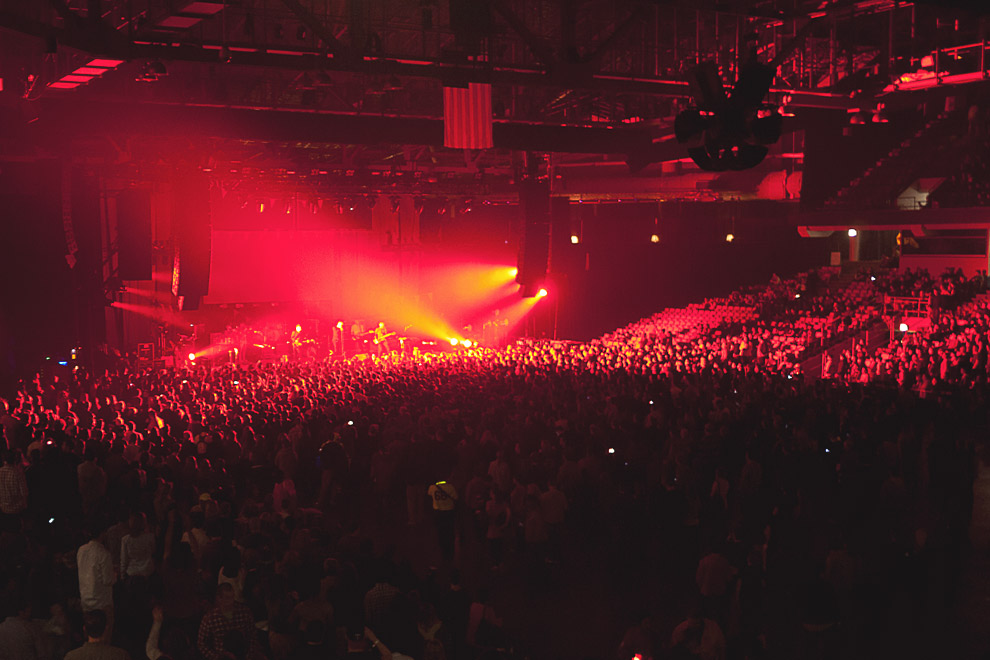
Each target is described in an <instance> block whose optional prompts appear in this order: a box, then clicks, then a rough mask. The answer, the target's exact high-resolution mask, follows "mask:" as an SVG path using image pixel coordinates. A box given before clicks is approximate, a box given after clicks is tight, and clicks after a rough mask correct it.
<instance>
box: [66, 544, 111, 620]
mask: <svg viewBox="0 0 990 660" xmlns="http://www.w3.org/2000/svg"><path fill="white" fill-rule="evenodd" d="M76 565H77V566H78V568H79V595H80V597H81V600H82V609H83V611H84V612H92V611H93V610H103V611H104V612H106V611H108V610H109V611H113V584H114V582H116V581H117V575H116V573H115V572H114V570H113V559H112V558H111V557H110V552H109V551H108V550H107V549H106V548H104V547H103V544H101V543H100V542H99V541H98V540H97V539H93V540H91V541H90V542H89V543H87V544H86V545H84V546H82V547H81V548H79V551H78V552H77V553H76Z"/></svg>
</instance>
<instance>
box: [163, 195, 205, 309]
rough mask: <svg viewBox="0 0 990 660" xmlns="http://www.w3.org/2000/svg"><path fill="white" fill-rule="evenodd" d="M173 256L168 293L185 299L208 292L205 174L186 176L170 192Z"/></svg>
mask: <svg viewBox="0 0 990 660" xmlns="http://www.w3.org/2000/svg"><path fill="white" fill-rule="evenodd" d="M172 195H173V196H172V237H173V241H174V246H175V258H174V262H173V268H172V293H173V294H175V295H176V296H178V297H181V298H186V299H187V300H190V299H193V298H199V297H201V296H205V295H206V294H207V293H209V292H210V252H211V248H212V236H211V232H212V227H211V223H210V188H209V181H208V180H207V179H206V178H205V177H186V178H183V179H180V180H178V181H177V182H176V184H175V188H174V189H173V193H172Z"/></svg>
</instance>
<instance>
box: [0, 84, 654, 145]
mask: <svg viewBox="0 0 990 660" xmlns="http://www.w3.org/2000/svg"><path fill="white" fill-rule="evenodd" d="M32 110H33V111H34V112H35V113H36V114H34V115H32V117H37V119H36V120H34V121H32V122H30V123H22V124H20V125H18V123H16V122H4V124H3V126H2V127H0V138H2V139H6V140H11V141H17V140H22V141H23V140H27V141H36V142H38V143H40V144H45V145H48V146H49V147H52V148H57V147H58V145H68V144H71V142H72V140H73V139H75V138H85V137H87V136H105V135H109V136H112V135H127V134H137V135H145V136H148V137H171V136H182V137H186V138H192V139H199V138H222V139H232V140H259V141H268V142H289V143H291V142H308V143H335V144H355V145H356V144H407V145H426V146H434V147H441V148H442V147H443V120H441V119H424V118H413V117H388V116H373V115H357V114H338V113H326V112H299V111H289V110H274V109H254V108H244V107H241V108H231V107H223V106H205V105H197V106H190V105H180V104H163V103H128V102H119V101H87V100H80V99H78V98H72V97H69V96H67V97H65V98H62V99H55V98H45V99H42V100H40V101H35V102H34V103H33V105H32ZM492 138H493V140H494V143H495V148H496V149H509V150H529V151H547V152H560V153H601V154H624V153H629V152H632V151H635V150H637V149H642V148H644V147H648V146H649V145H651V144H652V140H651V136H650V134H649V131H648V130H647V129H645V128H639V127H629V128H624V129H615V130H612V129H609V128H595V127H578V126H555V125H547V124H529V123H510V122H496V123H495V124H494V126H493V127H492ZM65 148H68V147H65Z"/></svg>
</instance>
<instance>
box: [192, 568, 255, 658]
mask: <svg viewBox="0 0 990 660" xmlns="http://www.w3.org/2000/svg"><path fill="white" fill-rule="evenodd" d="M232 632H237V633H240V634H241V635H242V636H243V638H244V643H245V645H246V646H247V648H248V655H247V657H248V658H251V659H257V660H262V659H263V658H264V654H263V653H262V652H261V649H260V648H259V646H258V641H257V638H256V635H255V628H254V617H253V616H252V615H251V610H250V609H249V608H248V607H247V606H246V605H242V604H241V603H238V602H236V601H235V600H234V589H233V587H231V586H230V585H229V584H221V585H220V586H219V587H218V588H217V604H216V607H214V608H213V609H212V610H210V611H209V612H207V613H206V616H204V617H203V621H202V623H200V625H199V635H198V637H197V640H196V646H197V647H198V648H199V652H200V653H202V654H203V657H204V658H206V659H207V660H221V659H222V658H224V657H227V656H226V654H225V653H224V640H225V638H226V637H227V635H228V634H229V633H232Z"/></svg>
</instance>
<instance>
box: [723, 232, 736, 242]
mask: <svg viewBox="0 0 990 660" xmlns="http://www.w3.org/2000/svg"><path fill="white" fill-rule="evenodd" d="M734 240H736V235H735V234H726V235H725V242H726V243H731V242H732V241H734Z"/></svg>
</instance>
